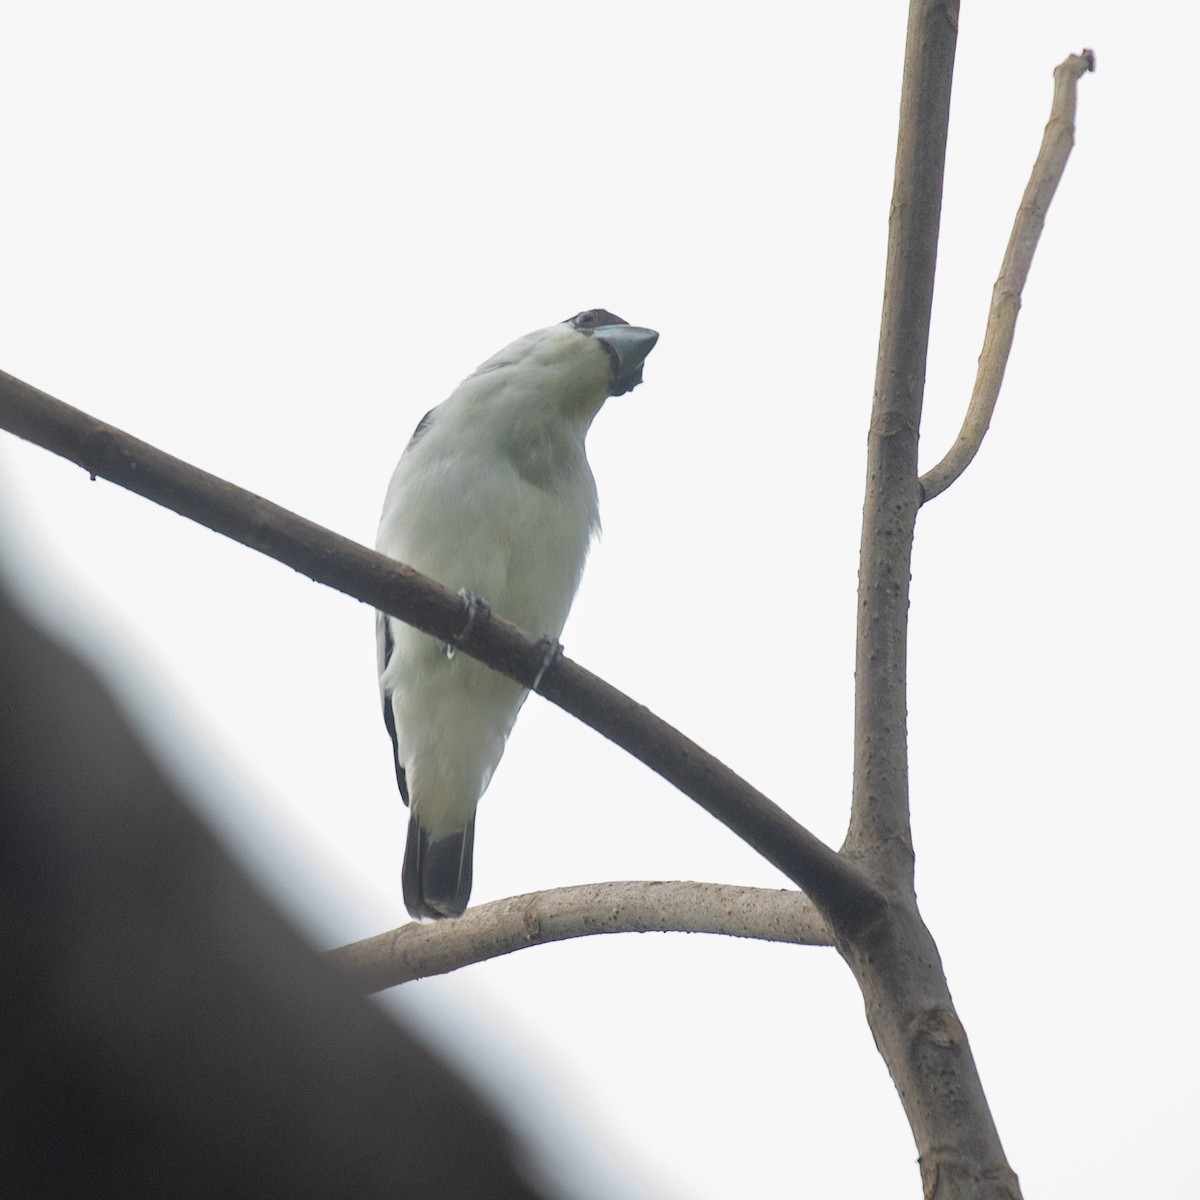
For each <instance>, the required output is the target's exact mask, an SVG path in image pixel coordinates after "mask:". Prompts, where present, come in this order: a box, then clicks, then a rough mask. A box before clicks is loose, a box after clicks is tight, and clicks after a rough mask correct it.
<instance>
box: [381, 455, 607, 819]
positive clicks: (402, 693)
mask: <svg viewBox="0 0 1200 1200" xmlns="http://www.w3.org/2000/svg"><path fill="white" fill-rule="evenodd" d="M413 465H414V466H416V465H417V464H413ZM457 467H458V469H457V470H456V471H455V472H454V473H453V475H451V474H450V473H449V472H440V471H435V472H431V471H428V470H426V471H423V472H418V471H413V472H412V475H411V478H404V477H401V478H399V479H397V480H396V488H395V494H394V495H393V496H391V497H389V518H390V519H388V520H386V521H385V522H384V524H383V525H382V526H381V527H380V531H379V539H378V547H379V549H380V550H381V551H382V552H383V553H384V554H387V555H389V556H390V557H392V558H396V559H399V560H400V561H401V562H406V563H408V564H409V565H410V566H412V567H415V568H416V569H417V570H418V571H421V572H422V573H423V574H427V575H429V576H431V577H432V578H434V579H436V580H437V581H438V582H439V583H441V584H443V585H444V586H445V587H447V588H450V589H452V590H457V589H459V588H466V589H468V590H470V591H472V592H474V593H475V594H476V595H477V596H479V597H481V598H482V599H484V600H486V601H487V602H488V603H489V604H490V605H491V607H492V609H493V611H494V612H496V613H497V614H498V615H499V616H502V617H504V618H505V619H506V620H509V621H512V622H514V623H516V624H517V625H520V626H521V627H522V628H523V629H525V630H526V632H528V633H530V634H532V635H533V636H535V637H538V636H542V635H547V636H550V637H555V638H557V637H558V636H559V634H560V633H561V632H562V627H563V624H564V622H565V620H566V616H567V611H568V610H569V608H570V604H571V600H572V598H573V597H574V593H575V589H576V587H577V585H578V582H579V576H580V574H581V572H582V569H583V562H584V558H585V557H586V554H587V547H588V542H589V541H590V538H591V528H592V522H593V519H594V517H593V514H592V512H591V510H589V509H588V506H587V497H586V496H581V497H580V498H579V499H578V500H577V501H575V502H573V501H572V498H570V497H564V496H563V495H561V494H552V493H549V492H546V491H544V490H542V489H540V488H537V487H535V486H533V485H532V484H529V483H528V482H526V481H525V480H523V479H522V478H520V476H519V475H517V473H516V472H515V471H499V472H497V471H496V470H495V469H494V468H493V469H492V470H490V471H487V472H474V473H473V472H471V471H470V470H469V469H467V467H466V464H462V463H461V462H460V463H459V464H457ZM389 622H390V627H391V634H392V639H393V641H394V643H395V649H394V652H393V654H392V656H391V659H390V660H389V663H388V666H387V669H386V670H385V672H384V676H383V679H382V680H381V683H382V685H383V688H384V690H385V691H391V693H392V704H393V712H394V715H395V719H396V734H397V740H398V746H399V759H400V762H401V763H402V764H403V765H404V766H405V769H406V770H407V772H408V786H409V793H410V795H411V796H412V798H413V803H414V804H415V805H419V808H420V812H421V815H422V823H423V825H424V826H425V828H426V829H427V831H428V832H429V833H430V834H431V835H432V836H434V837H436V836H437V835H438V833H439V832H440V830H441V829H443V828H444V829H445V830H447V831H449V830H452V829H454V828H456V827H461V826H462V824H463V822H464V821H466V820H468V819H469V818H470V816H471V813H472V812H473V811H474V807H475V805H476V803H477V801H478V799H479V796H480V795H481V794H482V792H483V790H484V789H485V788H486V787H487V784H488V781H489V780H490V778H491V775H492V772H493V771H494V770H495V768H496V765H497V763H498V762H499V761H500V757H501V755H502V754H503V752H504V744H505V741H506V739H507V738H508V735H509V733H510V731H511V730H512V726H513V722H514V721H515V720H516V718H517V713H518V712H519V711H520V708H521V705H522V703H523V702H524V699H525V695H526V693H525V689H524V688H522V687H521V685H520V684H518V683H515V682H513V681H512V680H510V679H508V678H506V677H505V676H502V675H499V674H498V673H496V672H495V671H492V670H491V669H490V668H488V667H486V666H484V665H483V664H482V663H479V662H476V661H475V660H474V659H471V658H469V657H468V656H467V655H465V654H455V655H454V656H453V657H452V658H448V657H447V655H446V652H445V648H444V647H443V646H442V645H441V644H440V643H439V642H437V641H436V639H434V638H431V637H429V636H428V635H426V634H422V633H420V632H418V631H417V630H415V629H413V628H412V627H411V626H408V625H405V624H403V623H402V622H400V621H398V620H395V619H394V618H390V619H389Z"/></svg>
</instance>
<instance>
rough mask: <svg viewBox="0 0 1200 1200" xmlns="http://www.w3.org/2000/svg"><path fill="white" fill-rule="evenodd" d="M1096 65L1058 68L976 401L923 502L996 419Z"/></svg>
mask: <svg viewBox="0 0 1200 1200" xmlns="http://www.w3.org/2000/svg"><path fill="white" fill-rule="evenodd" d="M1095 69H1096V56H1095V55H1094V54H1093V53H1092V51H1090V50H1084V51H1083V53H1082V54H1072V55H1070V56H1069V57H1068V58H1066V59H1065V60H1064V61H1063V62H1061V63H1059V65H1058V66H1057V67H1056V68H1055V69H1054V102H1053V104H1052V105H1051V108H1050V120H1049V121H1048V122H1047V124H1046V132H1045V135H1044V136H1043V137H1042V148H1041V149H1040V150H1039V151H1038V156H1037V161H1036V162H1035V163H1034V164H1033V172H1032V174H1031V175H1030V177H1029V184H1028V185H1027V186H1026V188H1025V195H1024V196H1023V197H1022V199H1021V207H1020V208H1019V209H1018V210H1017V218H1016V220H1015V221H1014V222H1013V230H1012V234H1011V236H1010V237H1009V239H1008V248H1007V249H1006V250H1005V252H1004V262H1003V264H1002V265H1001V267H1000V276H999V278H998V279H997V280H996V286H995V287H994V288H993V289H992V307H991V310H990V311H989V312H988V320H987V329H986V331H985V332H984V335H983V350H982V351H981V353H980V355H979V369H978V371H977V372H976V375H975V387H974V390H973V391H972V392H971V403H970V404H969V405H968V407H967V415H966V417H965V418H964V419H963V424H962V429H961V430H960V431H959V434H958V438H957V440H956V441H955V443H954V445H953V446H951V447H950V449H949V451H948V452H947V453H946V456H945V458H943V459H942V461H941V462H939V463H938V464H937V466H935V467H933V468H931V469H930V470H928V471H926V472H925V474H924V475H922V476H921V501H922V503H924V502H925V501H926V500H932V499H933V497H934V496H937V495H940V494H941V493H942V492H944V491H945V490H946V489H947V488H948V487H949V486H950V485H951V484H952V483H953V482H954V481H955V480H956V479H957V478H958V477H959V476H960V475H961V474H962V473H963V472H964V471H965V470H966V469H967V467H968V466H970V464H971V460H972V459H973V458H974V457H975V455H976V454H977V453H978V452H979V447H980V446H981V445H982V444H983V438H984V435H985V434H986V433H987V431H988V426H989V425H990V424H991V421H992V413H993V412H994V411H995V409H996V400H997V399H998V398H999V396H1000V385H1001V384H1002V383H1003V382H1004V370H1005V368H1006V367H1007V366H1008V356H1009V354H1010V353H1011V351H1012V344H1013V336H1014V335H1015V333H1016V328H1017V314H1018V313H1019V312H1020V311H1021V293H1022V292H1023V291H1024V289H1025V281H1026V280H1027V279H1028V278H1029V268H1030V265H1031V264H1032V262H1033V252H1034V251H1035V250H1036V249H1037V244H1038V240H1039V238H1041V236H1042V228H1043V226H1044V225H1045V224H1046V212H1047V210H1048V209H1049V207H1050V201H1051V200H1053V199H1054V193H1055V191H1056V190H1057V188H1058V184H1059V180H1061V179H1062V177H1063V171H1064V170H1065V169H1066V166H1067V158H1068V157H1069V156H1070V153H1071V147H1072V146H1073V145H1074V144H1075V94H1076V90H1077V86H1076V85H1077V84H1078V83H1079V80H1080V78H1081V77H1082V76H1083V75H1084V74H1085V73H1086V72H1088V71H1094V70H1095Z"/></svg>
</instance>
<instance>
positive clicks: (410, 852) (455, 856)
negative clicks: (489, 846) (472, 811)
mask: <svg viewBox="0 0 1200 1200" xmlns="http://www.w3.org/2000/svg"><path fill="white" fill-rule="evenodd" d="M474 847H475V817H474V815H472V816H471V820H470V823H469V824H468V825H467V827H466V828H465V829H458V830H455V831H454V832H453V833H447V834H443V835H442V836H441V837H439V838H437V839H436V840H435V839H433V838H430V836H429V834H427V833H426V832H425V830H424V829H422V828H421V825H420V823H419V822H418V820H417V814H416V813H415V812H414V813H413V814H412V815H411V816H410V817H409V819H408V844H407V845H406V846H405V847H404V870H403V872H402V874H401V878H402V879H403V882H404V907H405V908H407V909H408V911H409V912H410V913H411V914H412V915H413V916H414V917H425V918H427V919H428V920H431V921H440V920H441V919H442V918H443V917H461V916H462V915H463V913H464V912H465V911H466V907H467V901H468V900H469V899H470V898H471V854H472V851H473V849H474Z"/></svg>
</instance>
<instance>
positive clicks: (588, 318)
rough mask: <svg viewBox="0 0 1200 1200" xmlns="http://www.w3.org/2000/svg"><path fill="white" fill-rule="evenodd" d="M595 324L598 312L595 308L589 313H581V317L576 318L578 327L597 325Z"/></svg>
mask: <svg viewBox="0 0 1200 1200" xmlns="http://www.w3.org/2000/svg"><path fill="white" fill-rule="evenodd" d="M595 323H596V310H595V309H594V308H593V309H590V310H589V311H588V312H581V313H580V314H579V316H577V317H576V318H575V324H576V325H595Z"/></svg>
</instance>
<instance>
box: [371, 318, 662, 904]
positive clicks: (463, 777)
mask: <svg viewBox="0 0 1200 1200" xmlns="http://www.w3.org/2000/svg"><path fill="white" fill-rule="evenodd" d="M656 341H658V334H657V333H655V332H654V330H652V329H643V328H640V327H638V326H635V325H630V324H628V323H627V322H625V321H623V320H621V318H620V317H616V316H614V315H613V314H612V313H610V312H606V311H605V310H604V309H600V308H597V309H590V310H589V311H587V312H582V313H579V314H578V315H577V316H574V317H572V318H571V319H570V320H568V321H563V322H562V323H561V324H560V325H551V326H550V327H549V328H548V329H539V330H537V331H536V332H535V333H530V334H526V336H525V337H523V338H519V339H518V340H517V341H515V342H513V343H512V345H511V346H507V347H506V348H505V349H503V350H501V351H500V353H499V354H497V355H495V356H494V357H492V358H489V359H488V361H487V362H485V363H484V364H483V365H482V366H481V367H479V369H478V370H477V371H476V372H475V373H474V374H473V375H472V376H470V378H468V379H466V380H464V381H463V382H462V383H461V384H460V385H459V386H458V387H457V388H456V389H455V391H454V392H453V394H452V395H451V396H450V398H449V399H448V400H446V401H445V402H444V403H442V404H440V405H439V406H438V407H437V408H435V409H433V411H432V412H429V413H426V415H425V416H424V417H423V418H422V419H421V422H420V424H419V425H418V426H417V429H416V432H415V433H414V434H413V436H412V440H411V441H410V442H409V443H408V446H407V448H406V449H405V451H404V454H403V455H402V456H401V459H400V462H399V463H398V464H397V466H396V470H395V473H394V474H393V475H392V481H391V484H390V485H389V487H388V492H387V499H386V500H385V501H384V505H383V517H382V519H381V521H380V524H379V537H378V538H377V540H376V546H377V548H378V549H379V550H380V552H381V553H383V554H386V555H389V556H390V557H391V558H395V559H399V560H400V561H401V562H404V563H407V564H408V565H409V566H411V567H414V568H415V569H416V570H418V571H421V572H422V573H423V574H426V575H429V576H431V577H432V578H434V579H436V580H437V581H438V582H439V583H441V584H442V585H443V586H445V587H448V588H452V589H454V588H457V589H463V590H464V594H465V595H466V597H467V601H468V605H470V604H471V603H473V602H474V597H476V596H479V597H484V598H485V599H486V600H487V602H488V603H489V604H490V605H491V606H492V608H493V609H494V610H495V612H496V613H497V614H498V615H499V616H502V617H504V618H506V619H507V620H509V621H512V622H514V623H515V624H517V625H519V626H520V627H521V628H522V629H524V630H526V631H528V632H530V633H533V634H537V635H544V636H545V637H547V638H548V639H557V638H558V636H559V634H560V633H561V632H562V628H563V624H564V623H565V621H566V619H567V613H568V611H569V610H570V607H571V601H572V600H573V599H574V598H575V591H576V589H577V588H578V586H579V580H580V577H581V575H582V574H583V564H584V560H585V559H586V557H587V552H588V547H589V545H590V544H591V541H592V537H593V536H594V534H595V532H596V530H597V529H598V527H599V521H600V518H599V512H598V509H597V502H596V482H595V480H594V479H593V478H592V472H591V468H590V467H589V466H588V461H587V455H586V453H585V451H584V439H585V437H586V436H587V431H588V427H589V426H590V425H591V423H592V419H593V418H594V417H595V415H596V414H597V413H598V412H599V411H600V409H601V408H602V407H603V405H604V402H605V400H607V399H608V397H609V396H620V395H623V394H624V393H626V392H628V391H631V390H632V389H633V388H635V387H637V385H638V384H639V383H641V382H642V363H643V361H644V360H645V358H646V355H647V354H649V353H650V351H651V350H652V349H653V348H654V343H655V342H656ZM376 630H377V640H378V652H379V689H380V692H381V694H382V698H383V719H384V722H385V723H386V724H387V729H388V733H389V734H391V737H392V746H393V750H394V753H395V761H396V781H397V782H398V783H399V785H400V794H401V795H402V796H403V797H404V802H405V803H406V804H408V805H409V808H410V817H409V823H408V845H407V847H406V849H405V852H404V870H403V881H404V903H405V905H406V906H407V908H408V911H409V912H410V913H411V914H412V915H413V916H414V917H425V918H430V919H437V918H440V917H457V916H459V915H461V914H462V912H463V910H464V909H465V908H466V906H467V900H468V898H469V897H470V894H471V851H472V845H473V842H474V836H475V807H476V805H477V804H478V803H479V798H480V796H482V795H483V792H484V790H485V789H486V788H487V785H488V783H489V781H490V780H491V777H492V772H493V771H495V769H496V765H497V764H498V763H499V761H500V757H501V755H502V754H503V753H504V743H505V741H506V740H507V738H508V735H509V732H510V731H511V730H512V727H513V722H514V721H515V720H516V719H517V713H518V711H519V710H520V708H521V705H522V703H524V700H525V697H526V695H527V692H526V690H525V689H524V688H523V687H522V686H521V685H520V684H519V683H515V682H514V681H513V680H511V679H509V678H507V677H506V676H504V675H500V674H498V673H497V672H495V671H493V670H491V669H490V668H489V667H486V666H484V665H483V664H482V663H480V662H476V661H475V660H474V659H472V658H468V657H467V656H466V655H464V654H457V655H456V654H453V652H451V651H448V650H447V648H446V646H445V645H443V644H442V643H440V642H438V641H437V640H436V639H435V638H432V637H430V636H428V635H427V634H424V633H421V632H419V631H418V630H416V629H414V628H412V626H410V625H405V624H404V623H403V622H402V621H399V620H397V619H395V618H393V617H387V616H384V615H383V614H382V613H380V614H378V617H377V620H376Z"/></svg>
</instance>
